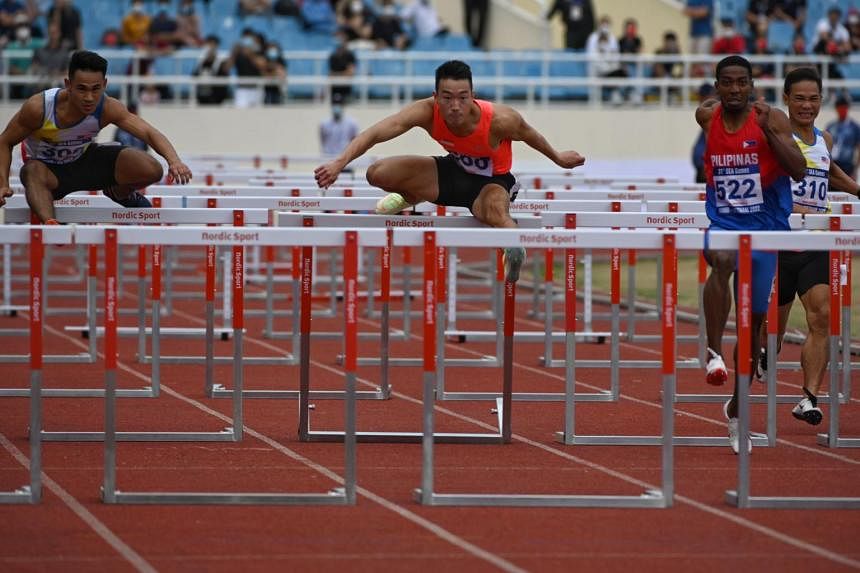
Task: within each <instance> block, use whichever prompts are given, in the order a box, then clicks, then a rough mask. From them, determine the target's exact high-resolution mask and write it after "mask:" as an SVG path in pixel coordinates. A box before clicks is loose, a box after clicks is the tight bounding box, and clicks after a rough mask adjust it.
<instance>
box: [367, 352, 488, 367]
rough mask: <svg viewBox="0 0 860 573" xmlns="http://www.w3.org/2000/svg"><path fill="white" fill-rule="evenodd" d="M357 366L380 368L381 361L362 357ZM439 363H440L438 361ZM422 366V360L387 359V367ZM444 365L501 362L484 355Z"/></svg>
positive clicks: (480, 364)
mask: <svg viewBox="0 0 860 573" xmlns="http://www.w3.org/2000/svg"><path fill="white" fill-rule="evenodd" d="M357 362H358V364H359V366H380V365H381V364H382V359H380V358H371V357H364V358H359V359H358V360H357ZM440 362H441V361H440ZM423 365H424V359H423V358H389V359H388V366H406V367H411V368H420V367H421V366H423ZM444 365H445V366H446V367H449V366H452V367H453V366H461V367H470V366H471V367H484V368H486V367H494V368H495V367H499V366H501V365H502V361H501V360H499V358H498V357H496V356H489V355H486V354H485V355H484V356H482V357H481V358H445V359H444Z"/></svg>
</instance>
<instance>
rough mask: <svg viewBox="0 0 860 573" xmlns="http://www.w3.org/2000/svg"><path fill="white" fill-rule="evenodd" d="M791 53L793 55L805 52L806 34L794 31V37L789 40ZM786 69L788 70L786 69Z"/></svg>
mask: <svg viewBox="0 0 860 573" xmlns="http://www.w3.org/2000/svg"><path fill="white" fill-rule="evenodd" d="M791 53H792V54H793V55H795V56H801V55H804V54H806V36H804V35H803V32H795V34H794V39H793V40H792V41H791ZM788 71H790V70H786V72H788Z"/></svg>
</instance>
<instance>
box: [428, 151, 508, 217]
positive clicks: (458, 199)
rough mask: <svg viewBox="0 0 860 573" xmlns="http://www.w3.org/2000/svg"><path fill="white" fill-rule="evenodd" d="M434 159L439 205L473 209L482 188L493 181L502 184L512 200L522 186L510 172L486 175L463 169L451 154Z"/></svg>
mask: <svg viewBox="0 0 860 573" xmlns="http://www.w3.org/2000/svg"><path fill="white" fill-rule="evenodd" d="M433 159H435V160H436V175H437V177H438V178H439V198H438V199H436V201H435V203H436V204H437V205H446V206H453V207H467V208H468V209H469V210H471V209H472V204H473V203H474V202H475V199H477V198H478V195H479V194H480V193H481V190H482V189H483V188H484V186H486V185H489V184H491V183H495V184H496V185H501V186H502V187H503V188H504V189H505V191H507V192H508V197H509V198H510V200H511V202H513V201H514V199H516V197H517V192H518V191H519V189H520V186H519V184H518V183H517V180H516V178H515V177H514V176H513V175H511V174H510V173H501V174H499V175H493V176H492V177H486V176H484V175H475V174H474V173H468V172H466V171H463V168H462V167H460V164H459V163H458V162H457V160H456V159H455V158H454V157H452V156H450V155H447V156H445V157H439V156H435V157H433Z"/></svg>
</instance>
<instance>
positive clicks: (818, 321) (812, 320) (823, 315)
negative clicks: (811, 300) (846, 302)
mask: <svg viewBox="0 0 860 573" xmlns="http://www.w3.org/2000/svg"><path fill="white" fill-rule="evenodd" d="M806 322H807V323H808V325H809V332H810V333H811V334H812V333H814V334H818V335H820V336H827V331H828V328H829V327H830V308H829V307H828V306H827V305H824V307H823V308H820V309H809V310H808V311H807V313H806Z"/></svg>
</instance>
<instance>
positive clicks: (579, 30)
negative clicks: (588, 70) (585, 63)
mask: <svg viewBox="0 0 860 573" xmlns="http://www.w3.org/2000/svg"><path fill="white" fill-rule="evenodd" d="M556 14H559V16H560V17H561V21H562V22H564V29H565V33H564V47H565V48H567V49H568V50H583V49H585V43H586V42H587V41H588V37H589V36H590V35H591V33H592V32H594V7H593V6H592V5H591V0H555V1H554V2H553V3H552V7H551V8H550V9H549V12H547V13H546V19H547V20H551V19H552V17H553V16H555V15H556Z"/></svg>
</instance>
